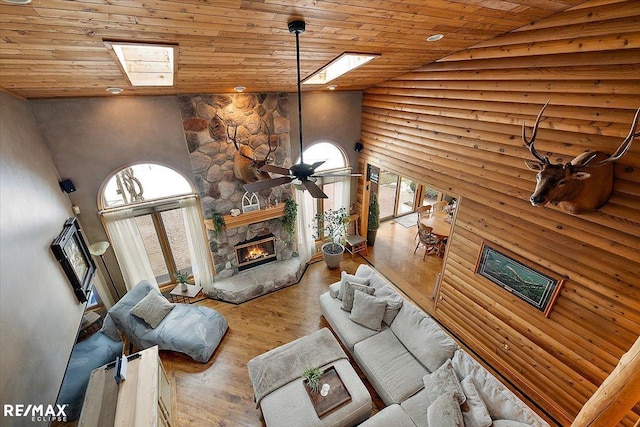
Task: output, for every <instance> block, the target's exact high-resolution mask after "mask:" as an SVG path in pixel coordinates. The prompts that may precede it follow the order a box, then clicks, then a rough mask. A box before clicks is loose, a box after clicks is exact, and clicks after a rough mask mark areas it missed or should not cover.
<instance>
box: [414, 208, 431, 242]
mask: <svg viewBox="0 0 640 427" xmlns="http://www.w3.org/2000/svg"><path fill="white" fill-rule="evenodd" d="M430 212H431V205H424V206H420V207H419V208H418V209H416V213H417V214H418V220H417V221H418V224H420V218H422V216H423V215H428V214H429V213H430ZM419 229H420V228H419V227H418V230H419ZM417 237H418V232H417V231H416V235H415V237H414V238H413V239H414V240H415V239H416V238H417Z"/></svg>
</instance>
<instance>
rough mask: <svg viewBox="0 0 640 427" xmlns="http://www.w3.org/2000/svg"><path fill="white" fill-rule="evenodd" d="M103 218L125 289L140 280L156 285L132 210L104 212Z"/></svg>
mask: <svg viewBox="0 0 640 427" xmlns="http://www.w3.org/2000/svg"><path fill="white" fill-rule="evenodd" d="M103 218H104V223H105V225H106V227H107V232H108V233H109V238H110V239H111V245H112V246H113V252H114V253H115V254H116V258H117V259H118V264H119V265H120V271H122V276H123V277H124V283H125V286H126V287H127V290H130V289H131V288H132V287H134V286H135V285H136V284H138V282H140V281H141V280H147V281H148V282H149V283H151V284H153V285H155V286H156V287H157V286H158V283H157V282H156V278H155V275H154V274H153V270H152V269H151V263H150V262H149V256H148V255H147V250H146V249H145V247H144V242H143V240H142V236H141V235H140V230H138V225H137V224H136V220H135V218H134V216H133V210H131V209H123V210H118V211H116V212H105V213H104V214H103Z"/></svg>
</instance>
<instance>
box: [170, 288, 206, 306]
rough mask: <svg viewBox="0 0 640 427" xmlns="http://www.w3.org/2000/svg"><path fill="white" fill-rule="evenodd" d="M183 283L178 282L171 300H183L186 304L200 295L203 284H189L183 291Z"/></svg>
mask: <svg viewBox="0 0 640 427" xmlns="http://www.w3.org/2000/svg"><path fill="white" fill-rule="evenodd" d="M181 287H182V285H181V284H180V283H178V285H177V286H176V287H175V288H173V290H172V291H171V293H170V295H171V302H182V303H185V304H191V303H192V302H194V301H192V299H194V298H195V297H197V296H198V294H199V293H200V291H202V286H199V285H187V290H186V291H182V290H181V289H180V288H181Z"/></svg>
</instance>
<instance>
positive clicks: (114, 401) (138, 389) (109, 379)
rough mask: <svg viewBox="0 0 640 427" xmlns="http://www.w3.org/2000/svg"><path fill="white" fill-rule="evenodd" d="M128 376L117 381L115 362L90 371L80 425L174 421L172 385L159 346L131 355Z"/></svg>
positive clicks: (164, 423)
mask: <svg viewBox="0 0 640 427" xmlns="http://www.w3.org/2000/svg"><path fill="white" fill-rule="evenodd" d="M128 359H129V361H128V366H127V373H126V379H125V380H123V381H121V382H120V384H116V382H115V379H114V367H113V366H112V365H113V364H109V365H105V366H103V367H100V368H98V369H96V370H94V371H93V372H92V373H91V378H90V380H89V386H88V387H87V393H86V395H85V399H84V404H83V406H82V413H81V415H80V421H79V424H78V425H79V426H87V427H89V426H91V427H94V426H98V427H113V426H136V427H138V426H140V427H143V426H166V427H170V426H173V425H175V423H174V421H173V417H174V410H173V408H174V405H173V402H174V399H173V389H172V386H171V383H170V382H169V378H168V377H167V374H166V372H165V370H164V367H163V366H162V363H161V361H160V358H159V356H158V347H157V346H155V347H151V348H148V349H146V350H143V351H140V352H138V353H134V354H132V355H130V356H128Z"/></svg>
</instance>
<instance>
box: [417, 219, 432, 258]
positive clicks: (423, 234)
mask: <svg viewBox="0 0 640 427" xmlns="http://www.w3.org/2000/svg"><path fill="white" fill-rule="evenodd" d="M418 237H419V240H418V244H417V245H416V248H415V249H414V250H413V253H414V254H415V253H416V251H417V250H418V248H419V247H421V246H422V247H424V255H423V256H422V259H423V260H424V259H425V257H426V256H427V254H431V253H437V252H438V247H437V245H438V240H437V239H436V236H435V235H434V234H433V228H432V227H427V226H426V225H424V224H422V223H420V222H418Z"/></svg>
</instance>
